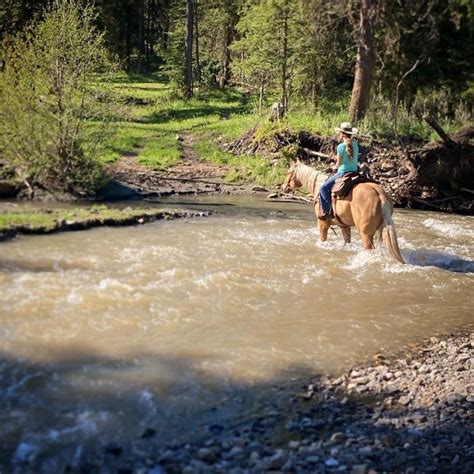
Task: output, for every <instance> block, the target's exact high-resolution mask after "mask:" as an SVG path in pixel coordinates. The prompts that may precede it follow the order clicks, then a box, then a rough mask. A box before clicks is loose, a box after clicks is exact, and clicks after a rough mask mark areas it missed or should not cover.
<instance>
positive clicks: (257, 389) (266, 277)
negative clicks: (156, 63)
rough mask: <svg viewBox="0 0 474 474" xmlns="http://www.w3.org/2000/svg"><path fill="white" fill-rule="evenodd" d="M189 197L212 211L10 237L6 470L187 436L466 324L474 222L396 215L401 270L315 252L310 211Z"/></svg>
mask: <svg viewBox="0 0 474 474" xmlns="http://www.w3.org/2000/svg"><path fill="white" fill-rule="evenodd" d="M171 204H173V203H171ZM171 204H170V205H171ZM184 204H185V205H186V206H190V205H194V206H198V207H199V206H201V207H204V208H206V209H214V210H215V211H216V212H215V215H213V216H212V217H209V218H202V219H194V220H176V221H171V222H156V223H153V224H147V225H144V226H137V227H123V228H98V229H92V230H89V231H84V232H70V233H63V234H57V235H50V236H35V237H20V238H17V239H15V240H12V241H9V242H4V243H2V244H0V287H1V294H0V318H1V322H2V324H1V327H0V380H1V387H0V440H1V441H0V468H1V466H2V465H3V466H9V465H13V464H15V463H16V462H20V461H22V460H25V459H32V460H33V459H42V460H43V461H44V462H46V464H43V465H44V466H48V464H47V463H48V462H49V461H48V460H54V459H57V458H61V457H65V458H67V459H69V460H71V459H73V458H74V457H76V458H77V457H80V456H82V455H83V453H84V452H86V451H87V450H88V449H89V450H91V449H93V448H92V447H93V446H94V447H97V446H100V445H104V444H107V443H120V442H123V441H125V440H127V439H131V438H133V437H135V436H138V435H140V433H142V432H143V431H144V430H145V429H146V428H152V429H153V430H155V431H156V432H157V436H158V437H161V438H162V439H163V442H168V441H170V440H172V439H176V440H186V439H190V440H192V439H193V438H194V437H197V436H201V435H203V434H204V433H205V432H206V430H209V429H211V430H212V429H213V427H218V428H217V429H221V428H220V426H226V425H228V424H232V423H238V420H239V419H242V418H244V417H245V416H248V415H249V414H251V413H255V412H258V410H259V409H260V408H259V407H261V406H262V404H263V403H266V402H268V399H269V398H270V397H272V396H276V395H275V394H277V393H278V394H282V393H283V394H285V396H288V390H292V389H293V388H290V387H294V386H298V384H299V383H300V384H301V381H302V380H306V379H307V378H308V377H310V376H311V375H312V374H335V373H338V372H341V371H343V370H346V369H347V368H348V367H349V366H351V365H352V364H354V363H356V362H358V361H364V360H366V359H367V358H368V357H371V356H372V355H374V354H375V353H386V354H390V353H393V352H395V351H399V350H400V349H401V348H403V347H405V346H406V345H408V344H410V343H413V342H416V341H419V340H421V339H424V338H426V337H427V336H431V335H435V334H445V333H448V332H451V331H456V330H458V329H460V328H462V327H464V326H465V325H467V324H470V323H472V322H473V311H472V308H473V303H474V284H473V283H474V261H473V255H474V239H473V237H474V218H472V217H463V216H453V215H446V214H436V213H429V212H414V211H406V210H404V211H397V212H396V214H395V222H396V225H397V231H398V236H399V243H400V247H401V249H402V254H403V255H404V257H405V259H406V260H407V262H408V265H401V264H399V263H396V262H394V261H392V260H390V259H389V258H388V257H385V256H384V255H382V254H381V253H380V252H379V251H374V252H369V251H365V250H362V249H361V245H360V241H359V239H358V238H357V237H356V235H354V239H353V243H352V244H350V245H344V244H343V242H342V237H341V236H340V234H339V235H337V236H335V235H333V234H332V233H331V234H330V236H329V241H328V242H326V243H325V244H321V243H320V242H319V241H318V233H317V229H316V226H315V222H314V218H313V214H312V210H311V208H310V207H309V206H306V205H303V204H301V205H300V204H282V203H268V202H265V201H264V200H262V199H257V198H248V197H245V198H236V197H233V198H230V197H229V198H227V199H224V200H223V198H222V197H221V198H219V202H217V201H216V199H215V198H207V200H206V199H204V200H202V199H201V200H197V199H194V200H193V199H189V200H188V202H185V203H184ZM175 205H176V204H175ZM285 387H287V388H285ZM285 390H286V391H285ZM0 470H1V469H0ZM43 470H44V469H43Z"/></svg>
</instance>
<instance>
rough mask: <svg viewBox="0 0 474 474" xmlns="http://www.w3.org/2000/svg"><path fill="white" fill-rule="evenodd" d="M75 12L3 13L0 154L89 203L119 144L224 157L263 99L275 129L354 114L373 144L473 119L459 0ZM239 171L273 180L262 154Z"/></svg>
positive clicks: (260, 111) (242, 0) (467, 30)
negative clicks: (430, 120)
mask: <svg viewBox="0 0 474 474" xmlns="http://www.w3.org/2000/svg"><path fill="white" fill-rule="evenodd" d="M86 5H87V4H86V3H84V2H78V1H77V2H76V1H73V0H66V1H55V2H53V3H50V2H48V1H43V0H6V1H4V2H2V6H0V28H1V31H0V35H1V38H2V41H3V43H2V44H3V46H2V63H1V71H2V72H1V77H2V80H1V81H0V82H1V90H0V92H1V93H2V105H1V106H0V114H1V118H2V127H1V130H0V154H1V155H2V159H4V160H5V161H6V162H8V163H11V164H13V165H14V168H15V173H17V174H19V175H20V176H21V179H22V180H25V181H26V182H31V183H39V184H41V185H43V186H45V187H49V188H58V189H65V190H68V191H80V192H82V193H85V194H88V193H90V192H94V190H96V189H97V188H98V187H99V186H100V185H101V182H102V179H103V173H102V165H103V164H104V163H107V162H111V161H114V160H118V159H119V158H120V156H122V155H123V154H124V153H127V152H130V151H131V150H137V156H138V159H139V160H140V161H141V162H142V163H145V164H147V165H149V166H151V167H153V168H155V169H163V168H166V167H167V166H169V165H170V164H172V163H174V162H176V160H178V159H179V146H178V144H177V143H176V139H175V137H176V134H177V133H180V132H181V131H182V130H193V131H194V133H195V134H196V136H197V140H196V142H195V148H196V150H197V152H198V153H200V154H201V155H202V157H203V158H204V159H210V160H214V161H222V162H226V163H230V162H232V160H234V158H231V157H229V156H227V155H226V153H225V152H223V151H222V149H221V147H219V146H218V145H216V141H228V140H231V139H235V138H237V136H239V135H240V134H242V133H244V132H245V131H246V130H247V129H248V128H250V127H252V126H254V125H255V124H258V123H260V124H261V123H264V122H265V121H266V120H267V114H268V106H269V105H270V104H272V103H273V102H275V101H279V102H281V104H283V106H284V108H285V110H286V118H285V121H284V122H283V123H280V122H279V123H278V124H277V125H276V126H277V127H288V128H291V129H293V130H310V131H313V132H317V133H321V134H330V133H332V132H333V129H334V126H335V125H337V124H338V123H339V122H341V121H344V120H351V121H352V122H353V123H354V124H356V125H357V126H358V127H359V128H360V129H361V130H362V131H366V132H369V131H370V133H371V134H377V135H378V136H385V137H392V136H411V137H415V138H419V139H428V138H429V137H430V135H431V134H432V129H431V128H430V127H429V126H427V125H426V124H425V123H424V122H423V120H422V117H423V116H426V115H429V116H431V117H434V118H435V119H436V120H437V121H438V122H439V123H441V124H442V126H443V128H444V129H445V130H447V131H453V130H455V129H458V128H460V127H462V126H466V125H469V124H470V123H472V109H473V103H474V62H473V61H472V51H473V50H474V48H473V46H474V4H473V3H472V2H471V1H469V0H410V1H408V0H387V1H380V0H357V1H356V0H311V1H310V0H123V1H117V0H96V1H95V2H94V3H93V4H89V5H91V6H89V7H86ZM58 12H59V13H58ZM48 21H49V23H48ZM29 25H30V26H29ZM31 25H33V26H31ZM45 25H46V26H45ZM48 25H49V26H48ZM35 44H36V46H35ZM38 44H41V45H42V46H41V47H40V48H39V47H38ZM48 45H49V46H48ZM53 46H54V47H53ZM35 47H36V53H34V54H32V53H31V51H32V49H34V48H35ZM38 48H39V49H38ZM41 48H43V49H41ZM38 51H39V52H38ZM65 57H68V58H76V59H77V62H76V63H74V61H73V60H71V61H69V60H68V61H63V59H64V58H65ZM48 62H49V66H51V67H49V66H48ZM66 63H67V64H66ZM20 64H21V67H20ZM25 64H26V65H25ZM28 64H29V66H28ZM58 64H62V66H61V67H62V68H63V69H61V78H63V77H66V76H67V77H72V78H73V79H71V81H70V82H69V83H68V84H69V86H70V88H71V89H70V91H69V92H68V94H69V99H70V101H69V102H67V101H65V100H66V99H67V94H64V89H63V90H61V87H59V86H58V84H59V83H61V86H62V85H63V84H65V83H66V82H67V81H65V80H64V81H62V82H61V81H60V82H58V77H59V76H58V69H60V67H59V66H58ZM78 65H80V67H79V66H78ZM27 66H28V67H27ZM38 71H41V73H39V72H38ZM78 71H79V73H78ZM37 72H38V73H37ZM43 72H44V83H43V85H44V87H42V86H40V85H38V83H37V82H36V81H37V79H36V76H41V74H43ZM75 74H76V76H77V77H75ZM74 77H75V78H74ZM33 78H34V80H33ZM48 81H49V82H48ZM40 89H42V90H41V92H39V91H40ZM76 93H77V94H78V95H76ZM15 94H16V97H17V98H16V99H15V101H14V100H13V99H12V97H13V96H15ZM60 95H61V97H59V96H60ZM49 96H51V97H52V100H51V101H49V100H48V97H49ZM81 97H82V100H81ZM7 99H8V100H7ZM61 101H63V102H61ZM64 101H65V102H64ZM58 104H59V105H58ZM12 117H13V118H12ZM34 117H36V119H35V120H36V121H35V120H33V118H34ZM32 121H33V122H34V123H35V124H36V125H35V130H36V131H37V132H36V133H34V134H32V133H31V123H32ZM48 121H49V122H48ZM51 123H54V124H57V126H56V125H55V126H54V127H51V126H50V125H48V124H51ZM71 124H72V125H71ZM105 125H107V127H106V126H105ZM272 127H273V131H274V127H275V126H274V125H272ZM263 128H264V130H263V131H262V132H261V133H262V134H264V133H267V130H265V127H263ZM267 128H268V126H267ZM2 137H3V138H2ZM216 138H218V140H216ZM238 164H239V166H238V167H237V166H236V169H237V168H238V169H239V170H240V171H239V172H237V171H234V172H233V173H230V175H229V179H230V180H231V179H236V180H238V179H242V178H243V177H245V176H243V175H247V177H248V176H249V175H252V177H253V178H257V177H258V175H259V174H260V175H262V176H263V175H264V176H266V178H262V176H260V178H262V180H263V181H265V180H267V182H272V180H273V181H277V180H278V179H280V178H281V176H280V175H279V174H278V173H275V172H274V170H272V169H271V166H269V165H268V163H265V162H262V161H260V159H259V158H258V157H256V158H255V160H253V161H252V163H250V162H249V161H248V159H247V158H241V159H240V161H239V162H238ZM4 168H5V169H6V166H5V167H4ZM242 169H244V170H246V171H243V172H242ZM257 181H258V179H257Z"/></svg>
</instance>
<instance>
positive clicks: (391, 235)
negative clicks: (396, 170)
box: [376, 186, 406, 263]
mask: <svg viewBox="0 0 474 474" xmlns="http://www.w3.org/2000/svg"><path fill="white" fill-rule="evenodd" d="M376 189H377V192H378V194H379V196H380V203H381V208H382V223H381V224H380V227H379V232H381V234H382V242H383V243H384V245H385V248H386V249H387V252H388V253H389V254H390V255H391V256H392V257H393V258H394V259H395V260H397V261H399V262H400V263H406V262H405V260H403V257H402V254H401V253H400V248H399V246H398V240H397V233H396V231H395V224H394V222H393V220H392V212H393V206H392V202H391V201H390V198H389V197H388V196H387V194H386V193H385V191H384V190H383V189H382V188H380V187H379V186H377V187H376Z"/></svg>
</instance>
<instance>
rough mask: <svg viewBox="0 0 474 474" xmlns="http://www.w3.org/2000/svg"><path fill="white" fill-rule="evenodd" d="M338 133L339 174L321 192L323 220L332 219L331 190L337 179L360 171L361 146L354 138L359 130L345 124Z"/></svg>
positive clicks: (331, 178) (333, 176)
mask: <svg viewBox="0 0 474 474" xmlns="http://www.w3.org/2000/svg"><path fill="white" fill-rule="evenodd" d="M336 132H339V137H340V138H341V140H342V142H341V143H339V145H338V146H337V149H336V155H337V159H336V169H337V172H336V173H335V174H333V175H332V176H331V177H330V178H329V179H328V180H327V181H326V182H325V183H324V184H323V185H322V186H321V189H320V190H319V196H320V201H321V208H322V213H321V214H320V215H319V219H322V220H327V219H330V218H332V214H331V189H332V187H333V186H334V183H335V181H336V179H338V178H341V177H342V176H344V174H345V173H350V172H354V171H357V169H358V160H359V145H358V143H357V142H356V140H354V138H353V136H354V135H355V134H356V133H357V132H358V130H357V128H355V127H352V126H351V124H350V123H349V122H343V123H341V125H340V127H336Z"/></svg>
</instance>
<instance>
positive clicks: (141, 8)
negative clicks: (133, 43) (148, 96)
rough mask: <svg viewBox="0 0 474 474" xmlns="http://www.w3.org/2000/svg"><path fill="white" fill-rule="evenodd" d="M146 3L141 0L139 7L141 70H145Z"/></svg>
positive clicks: (139, 62) (139, 64)
mask: <svg viewBox="0 0 474 474" xmlns="http://www.w3.org/2000/svg"><path fill="white" fill-rule="evenodd" d="M144 30H145V5H144V0H141V1H140V6H139V8H138V64H137V68H138V71H139V72H143V58H144V56H145V31H144Z"/></svg>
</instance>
